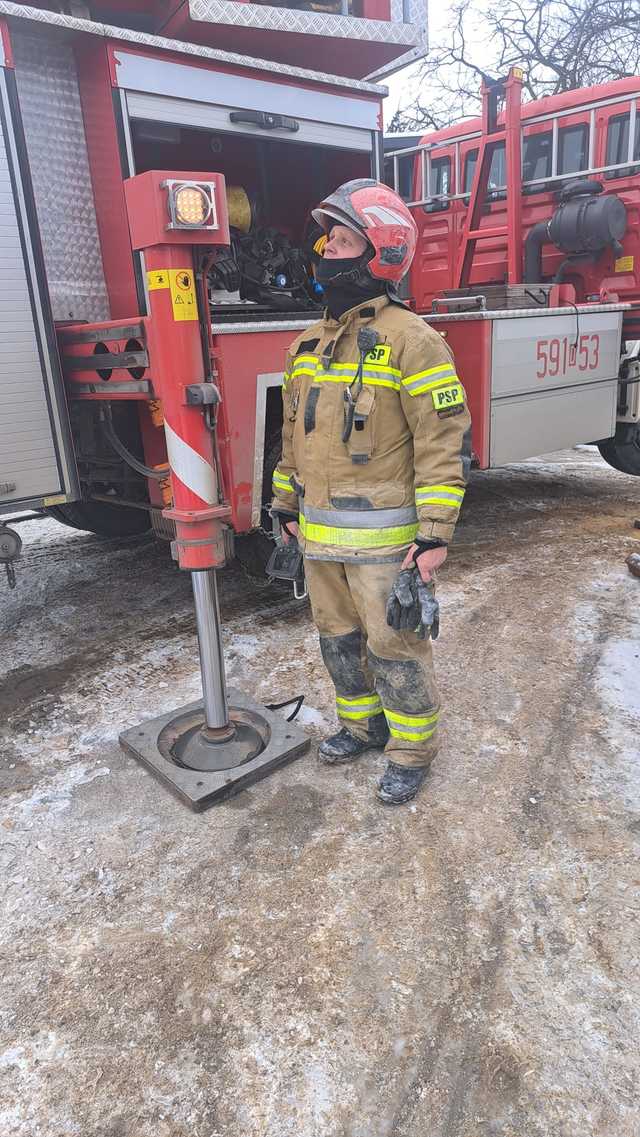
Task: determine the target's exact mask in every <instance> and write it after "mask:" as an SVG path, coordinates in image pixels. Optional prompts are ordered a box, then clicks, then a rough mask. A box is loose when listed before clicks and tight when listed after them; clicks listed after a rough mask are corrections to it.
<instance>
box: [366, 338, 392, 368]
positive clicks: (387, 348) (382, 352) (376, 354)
mask: <svg viewBox="0 0 640 1137" xmlns="http://www.w3.org/2000/svg"><path fill="white" fill-rule="evenodd" d="M390 359H391V344H388V343H387V344H384V343H381V344H378V346H377V347H372V348H371V351H368V352H367V354H366V355H365V357H364V361H365V363H373V364H374V365H375V364H376V363H381V364H383V365H384V366H386V365H387V364H388V362H389V360H390Z"/></svg>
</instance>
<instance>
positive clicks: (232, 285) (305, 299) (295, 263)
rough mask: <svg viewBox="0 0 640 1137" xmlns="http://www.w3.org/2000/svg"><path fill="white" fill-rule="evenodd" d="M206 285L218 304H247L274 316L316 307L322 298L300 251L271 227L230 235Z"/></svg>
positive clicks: (235, 232)
mask: <svg viewBox="0 0 640 1137" xmlns="http://www.w3.org/2000/svg"><path fill="white" fill-rule="evenodd" d="M209 283H210V286H211V288H212V289H213V291H214V293H215V296H214V297H213V298H212V299H213V302H214V304H216V305H217V304H224V303H225V300H226V302H227V303H229V302H231V303H234V302H236V303H237V302H238V301H249V302H250V303H252V304H257V305H259V306H260V307H261V308H265V309H266V310H267V311H269V310H270V311H276V312H305V311H309V310H312V309H314V308H318V307H319V304H320V297H321V295H322V290H321V289H320V286H319V285H316V282H315V280H314V278H313V275H312V273H311V272H310V268H309V264H308V259H307V257H306V256H305V253H304V251H303V249H301V248H299V247H298V246H297V245H296V244H294V243H293V241H292V240H291V239H290V238H289V237H288V236H287V235H286V234H285V233H280V232H278V230H277V229H273V228H271V227H264V228H256V229H253V230H252V231H251V232H249V233H241V232H239V231H237V230H236V231H234V232H232V236H231V248H230V250H229V251H228V252H227V251H226V250H225V251H223V252H222V253H221V254H220V255H219V256H218V258H217V260H216V261H214V263H213V265H212V267H211V269H210V271H209ZM225 293H226V297H228V299H226V297H225ZM234 294H235V295H234Z"/></svg>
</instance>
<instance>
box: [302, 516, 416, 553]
mask: <svg viewBox="0 0 640 1137" xmlns="http://www.w3.org/2000/svg"><path fill="white" fill-rule="evenodd" d="M300 532H301V533H302V536H303V537H304V538H305V540H307V541H314V542H315V543H316V544H318V545H336V546H345V547H348V548H361V549H379V548H383V547H384V546H385V545H410V544H411V542H412V541H413V538H414V537H415V535H416V533H417V532H418V526H417V524H412V525H397V526H395V527H394V528H391V529H335V528H333V526H331V525H318V524H317V523H315V522H310V521H306V520H305V518H304V516H303V515H302V514H300Z"/></svg>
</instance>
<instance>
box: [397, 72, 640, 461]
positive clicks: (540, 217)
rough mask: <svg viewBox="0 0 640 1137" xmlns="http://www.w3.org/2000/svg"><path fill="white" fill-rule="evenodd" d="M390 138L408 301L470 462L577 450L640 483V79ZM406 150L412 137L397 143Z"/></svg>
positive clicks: (516, 81) (517, 100) (504, 97)
mask: <svg viewBox="0 0 640 1137" xmlns="http://www.w3.org/2000/svg"><path fill="white" fill-rule="evenodd" d="M522 79H523V75H522V72H521V70H520V69H519V68H513V69H512V70H511V72H510V74H509V75H508V77H507V78H506V79H505V80H499V81H496V82H494V83H489V82H485V83H484V84H483V88H482V116H481V118H479V119H469V120H466V121H464V122H462V123H460V124H457V125H455V126H452V127H449V128H447V129H444V130H440V131H435V132H432V133H430V134H427V135H425V136H424V137H422V138H421V139H419V141H417V143H416V144H414V145H403V144H402V143H401V144H400V145H399V146H395V147H394V146H393V136H390V137H389V138H388V139H387V146H386V155H385V167H386V178H387V180H388V181H389V183H390V184H391V185H393V186H394V187H395V188H396V189H397V190H398V192H400V193H401V194H402V196H403V197H404V198H405V200H406V201H407V202H408V204H409V205H410V208H411V209H412V212H413V214H414V217H415V219H416V222H417V225H418V230H419V236H418V248H417V254H416V257H415V260H414V263H413V267H412V271H411V274H410V277H409V282H408V291H407V295H408V296H409V297H411V302H412V303H413V304H414V305H415V307H416V310H417V311H418V312H421V313H428V317H427V318H428V320H429V322H430V323H432V324H433V326H434V327H436V328H437V329H438V330H439V331H440V332H441V334H442V335H443V336H445V337H446V339H447V342H449V343H450V344H451V347H452V349H453V352H454V355H455V358H456V363H457V368H458V371H459V373H460V375H461V377H462V379H463V382H464V384H465V387H466V389H467V392H468V396H469V403H470V408H471V412H472V418H473V449H474V454H475V458H476V462H477V464H478V465H479V466H480V467H481V468H487V467H490V466H496V465H502V464H504V463H507V462H512V461H517V460H519V459H522V458H527V457H530V456H532V455H536V454H545V453H548V452H550V451H553V450H557V449H559V448H560V447H564V446H570V445H574V444H575V443H580V442H597V444H598V446H599V449H600V452H601V454H602V456H603V457H604V458H605V459H606V461H607V462H608V463H610V465H612V466H614V467H615V468H616V469H618V470H621V471H624V472H625V473H628V474H635V475H638V474H640V363H639V356H640V116H639V115H638V103H639V100H640V77H636V78H630V79H621V80H618V81H616V82H611V83H608V84H606V85H605V86H600V87H593V88H590V89H586V90H577V91H569V92H566V93H564V94H561V95H555V96H553V97H549V98H545V99H541V100H539V101H536V102H530V103H527V104H524V105H522V104H521V88H522ZM407 141H408V140H407Z"/></svg>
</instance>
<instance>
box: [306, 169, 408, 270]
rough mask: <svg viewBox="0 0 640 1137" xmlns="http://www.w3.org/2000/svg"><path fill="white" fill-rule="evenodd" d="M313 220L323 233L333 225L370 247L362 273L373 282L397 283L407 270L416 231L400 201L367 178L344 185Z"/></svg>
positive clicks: (393, 194)
mask: <svg viewBox="0 0 640 1137" xmlns="http://www.w3.org/2000/svg"><path fill="white" fill-rule="evenodd" d="M312 217H313V219H314V221H317V222H318V224H319V225H321V226H322V228H323V229H324V231H325V233H329V232H330V230H331V228H332V226H333V225H346V226H347V227H348V228H349V229H353V230H355V232H356V233H360V234H361V236H363V237H364V238H365V239H366V240H367V241H368V242H369V244H370V245H371V247H372V248H373V256H369V257H368V260H367V263H366V268H365V271H366V272H367V273H368V274H369V275H370V276H372V277H374V278H375V279H376V280H384V281H386V282H387V283H388V284H391V285H394V284H399V283H400V281H401V280H402V278H403V276H405V275H406V273H407V272H408V271H409V268H410V265H411V262H412V260H413V256H414V253H415V251H416V241H417V239H418V230H417V228H416V223H415V221H414V220H413V217H412V216H411V213H410V212H409V210H408V209H407V207H406V205H405V203H404V202H403V200H402V198H401V197H399V195H398V194H397V193H395V192H394V190H391V189H389V187H388V186H384V185H382V184H381V183H380V182H374V181H373V180H372V179H370V178H356V179H354V180H353V181H351V182H345V183H344V185H342V186H338V188H337V190H334V192H333V193H331V194H329V196H328V197H326V198H325V199H324V201H321V202H320V204H319V205H318V206H317V208H316V209H314V210H312Z"/></svg>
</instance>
